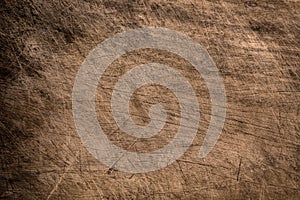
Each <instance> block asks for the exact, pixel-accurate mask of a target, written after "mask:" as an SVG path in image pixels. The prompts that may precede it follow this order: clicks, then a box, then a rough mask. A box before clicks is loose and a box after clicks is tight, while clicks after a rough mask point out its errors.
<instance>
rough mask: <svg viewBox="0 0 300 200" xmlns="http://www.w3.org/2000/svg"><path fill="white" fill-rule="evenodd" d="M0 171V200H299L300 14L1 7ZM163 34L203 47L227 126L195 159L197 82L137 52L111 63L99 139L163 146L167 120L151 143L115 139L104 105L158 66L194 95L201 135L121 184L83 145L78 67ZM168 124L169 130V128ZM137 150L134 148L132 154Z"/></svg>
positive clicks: (201, 94) (208, 8)
mask: <svg viewBox="0 0 300 200" xmlns="http://www.w3.org/2000/svg"><path fill="white" fill-rule="evenodd" d="M0 10H1V20H0V22H1V31H0V41H1V57H0V58H1V62H0V63H1V64H0V66H1V93H0V95H1V112H0V113H1V115H0V116H1V123H0V133H1V150H0V152H1V154H0V155H1V168H0V169H1V170H0V197H1V198H3V199H298V198H299V196H300V194H299V184H300V182H299V178H300V176H299V133H300V117H299V114H300V102H299V101H300V93H299V91H300V57H299V54H300V50H299V48H300V37H299V35H300V23H299V21H300V14H299V13H300V3H299V1H297V0H278V1H275V0H273V1H264V0H262V1H242V0H236V1H234V0H227V1H210V0H206V1H196V0H194V1H192V0H179V1H159V0H150V1H129V0H128V1H110V0H109V1H106V0H103V1H96V0H85V1H84V0H76V1H73V0H65V1H58V0H55V1H41V0H30V1H29V0H25V1H16V0H2V1H1V2H0ZM149 26H151V27H166V28H169V29H173V30H176V31H178V32H181V33H184V34H186V35H188V36H190V37H191V38H193V39H194V40H195V41H197V42H198V43H200V44H201V45H202V46H203V47H205V48H206V49H207V50H208V52H209V54H210V55H211V57H212V58H213V60H214V61H215V63H216V65H217V67H218V69H219V70H220V73H221V75H222V77H223V79H224V84H225V88H226V92H227V117H226V121H225V125H224V130H223V132H222V134H221V136H220V139H219V140H218V143H217V145H216V146H215V148H214V149H213V151H212V152H211V153H210V154H209V155H208V156H207V157H205V158H204V159H200V158H198V157H197V153H198V151H199V147H200V145H201V143H202V141H203V137H204V136H205V133H206V130H207V127H208V123H209V119H210V99H209V95H208V92H207V88H206V86H205V83H204V82H203V80H202V78H201V76H198V75H197V74H196V73H195V70H194V69H193V68H192V66H191V65H190V64H189V63H187V62H186V61H185V60H183V59H181V58H180V57H178V56H176V55H173V54H169V53H167V52H163V51H157V50H153V49H152V50H151V49H144V50H139V51H134V52H130V53H128V54H126V55H124V56H122V57H121V58H119V59H118V60H116V61H115V62H114V63H112V65H111V66H110V68H109V69H108V70H107V71H106V76H105V77H104V78H102V79H101V81H100V83H99V88H98V93H97V98H96V104H97V106H96V109H97V113H98V119H99V122H100V124H101V125H102V126H103V127H104V128H103V129H104V131H105V132H106V133H107V135H108V137H109V138H110V139H111V140H112V141H113V142H114V144H116V145H119V146H120V147H123V148H125V149H128V150H131V151H139V152H144V151H151V150H153V149H157V148H160V147H161V146H162V145H164V144H167V143H168V140H169V139H170V138H172V135H174V131H176V123H177V122H178V119H176V116H175V117H174V116H173V117H172V116H171V117H170V118H169V120H170V123H169V124H168V126H167V127H166V129H165V130H164V131H163V132H161V133H160V134H159V135H157V137H154V138H151V139H150V140H138V141H136V142H135V140H134V138H131V137H129V136H128V135H125V134H124V133H122V132H121V131H120V130H118V127H117V125H116V124H115V122H114V121H113V119H112V116H111V114H110V108H109V100H110V99H109V98H110V94H111V92H112V88H113V85H114V83H115V81H117V80H118V78H119V77H120V76H121V75H122V74H124V73H125V72H126V70H128V69H130V68H133V67H134V66H137V65H138V64H142V63H149V62H154V61H155V62H160V63H163V64H168V65H169V66H171V67H174V68H176V69H178V70H180V72H181V73H182V74H184V75H185V76H186V77H187V78H188V79H189V80H190V83H191V84H192V85H193V86H195V88H197V89H196V90H197V94H198V99H199V103H200V109H201V119H200V127H199V131H198V134H197V138H196V139H195V141H194V143H193V145H192V146H191V147H190V148H189V150H188V151H187V152H186V154H185V155H184V156H182V157H181V158H180V159H178V160H177V161H176V162H174V163H173V164H172V165H170V166H168V167H167V168H165V169H163V170H159V171H155V172H150V173H146V174H135V175H132V174H127V173H123V172H119V171H115V170H110V169H109V168H108V167H106V166H104V165H103V164H101V163H100V162H99V161H97V160H96V159H95V158H94V157H93V156H91V155H90V154H89V153H88V151H87V150H86V149H85V147H84V146H83V145H82V143H81V141H80V139H79V136H78V135H77V132H76V130H75V126H74V121H73V117H72V104H71V101H72V99H71V94H72V87H73V83H74V79H75V76H76V73H77V70H78V69H79V67H80V65H81V63H82V62H83V60H84V59H85V57H86V56H87V55H88V53H89V52H90V51H91V50H92V49H93V48H95V47H96V45H97V44H99V43H100V42H102V41H103V40H105V39H106V38H109V37H111V36H113V35H114V34H116V33H119V32H122V31H124V30H128V29H132V28H138V27H149ZM132 99H133V101H132V104H131V105H130V106H131V107H130V108H131V111H132V112H133V113H134V115H135V117H133V118H134V120H135V121H136V122H137V123H140V124H146V123H147V122H148V121H147V120H149V119H148V118H147V116H148V115H147V113H148V111H147V109H148V108H149V105H150V104H152V103H155V102H160V101H162V100H165V101H164V104H165V106H166V108H167V109H170V110H173V111H174V112H179V111H178V109H179V108H178V103H177V102H176V99H174V96H172V93H171V92H170V91H168V90H167V89H166V88H161V87H158V86H148V87H143V88H141V89H140V90H139V91H138V92H137V93H136V94H135V95H134V97H133V98H132ZM171 122H172V123H171ZM134 142H135V143H134Z"/></svg>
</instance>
